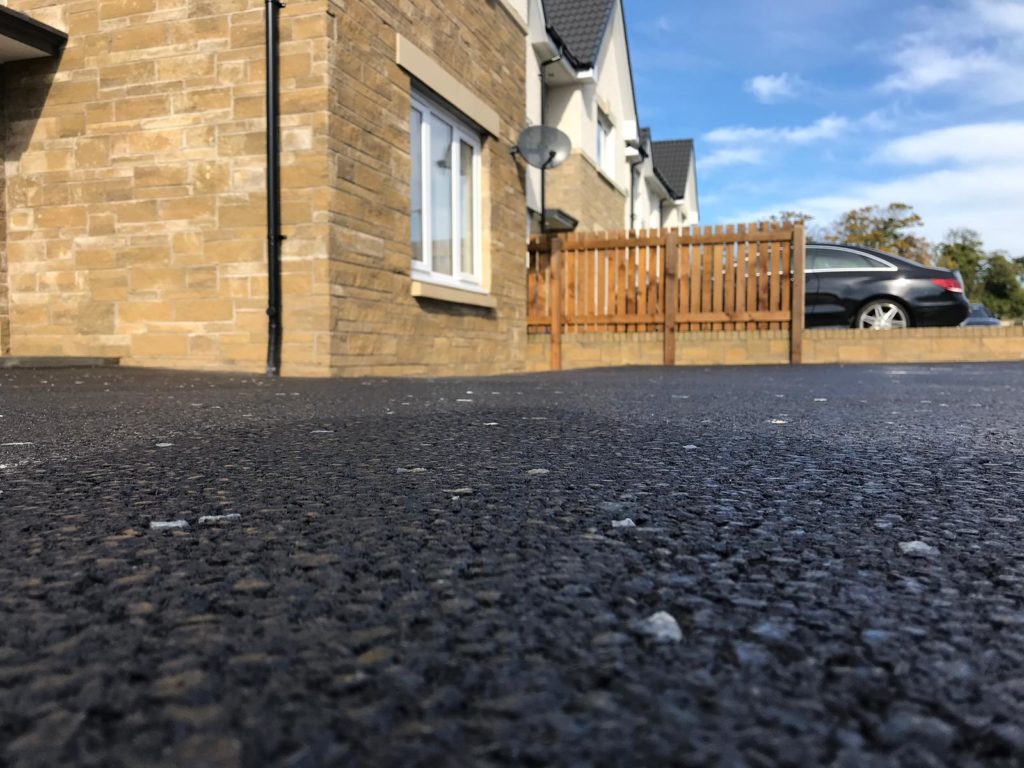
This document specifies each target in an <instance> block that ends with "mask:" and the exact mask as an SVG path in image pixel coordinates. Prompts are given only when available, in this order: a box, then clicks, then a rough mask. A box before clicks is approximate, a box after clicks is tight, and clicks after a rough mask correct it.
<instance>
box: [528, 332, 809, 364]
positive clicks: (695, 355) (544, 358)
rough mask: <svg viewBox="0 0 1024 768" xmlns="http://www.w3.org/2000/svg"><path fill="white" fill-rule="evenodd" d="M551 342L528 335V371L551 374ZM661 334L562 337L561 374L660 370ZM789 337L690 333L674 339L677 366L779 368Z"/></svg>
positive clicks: (785, 356)
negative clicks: (636, 367) (619, 368)
mask: <svg viewBox="0 0 1024 768" xmlns="http://www.w3.org/2000/svg"><path fill="white" fill-rule="evenodd" d="M550 348H551V337H550V336H549V335H547V334H532V335H530V337H529V344H528V348H527V361H528V366H527V367H528V368H529V370H531V371H547V370H550V360H551V353H550ZM663 360H664V334H662V333H661V332H660V331H659V332H648V333H563V334H562V368H563V369H565V370H570V369H573V368H605V367H614V366H621V365H662V363H663ZM788 362H789V332H788V331H693V332H690V333H677V334H676V365H784V364H786V363H788Z"/></svg>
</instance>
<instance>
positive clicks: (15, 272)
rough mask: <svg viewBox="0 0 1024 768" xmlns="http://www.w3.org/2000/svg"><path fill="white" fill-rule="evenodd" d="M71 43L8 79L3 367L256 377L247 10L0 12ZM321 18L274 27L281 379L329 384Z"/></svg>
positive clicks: (217, 6) (261, 349)
mask: <svg viewBox="0 0 1024 768" xmlns="http://www.w3.org/2000/svg"><path fill="white" fill-rule="evenodd" d="M7 4H8V5H9V6H10V7H11V8H13V9H14V10H18V11H23V12H26V13H29V14H31V15H33V16H35V17H37V18H40V19H41V20H43V21H46V22H47V23H50V24H52V25H54V26H57V27H59V28H63V29H65V30H66V31H67V32H68V34H69V40H68V46H67V49H66V50H65V52H64V54H63V56H62V57H61V59H60V61H59V62H56V61H54V60H51V59H41V60H35V61H30V62H17V63H12V64H8V65H7V77H6V82H5V84H4V85H3V91H2V93H0V101H3V102H4V103H6V104H7V105H8V115H7V118H8V119H7V123H6V137H5V138H6V146H7V169H8V184H7V195H6V199H7V211H6V220H7V230H8V232H7V240H8V243H7V252H8V253H7V255H8V269H9V285H10V306H11V311H10V318H11V347H10V351H11V352H12V353H13V354H24V355H34V354H54V355H116V356H120V357H122V359H123V361H124V362H126V363H128V364H138V365H160V366H177V367H190V368H229V369H236V370H239V369H240V370H261V369H262V367H263V365H264V360H265V355H266V315H265V309H266V265H265V259H266V257H265V252H266V249H265V242H266V241H265V237H266V234H265V196H264V189H265V187H264V179H265V161H264V157H265V155H264V76H265V67H264V47H263V30H264V25H263V8H264V4H263V2H262V0H74V2H53V1H52V0H8V2H7ZM328 24H329V17H328V16H327V14H326V13H325V7H324V3H323V1H322V0H320V1H318V2H304V1H303V0H298V1H297V2H289V4H288V7H287V9H286V10H285V11H284V12H283V13H282V20H281V38H282V44H281V87H282V91H283V93H284V94H285V95H284V99H283V105H282V106H283V112H284V115H283V117H282V125H281V128H282V142H283V145H284V156H283V158H282V164H283V175H282V197H283V205H284V212H283V214H284V220H283V224H284V232H285V234H286V235H287V237H288V239H287V240H286V242H285V244H284V268H283V270H284V274H283V287H284V293H285V300H284V304H285V309H284V312H285V313H284V327H285V340H284V367H285V368H286V369H287V370H288V372H290V373H310V374H318V373H326V372H327V371H328V369H329V360H330V356H329V350H330V330H329V328H328V306H329V294H330V285H329V283H328V280H327V274H328V270H327V268H326V257H325V254H326V252H327V248H328V226H327V217H326V213H325V209H326V203H327V201H326V196H325V189H326V178H327V159H326V154H325V149H326V140H325V138H324V134H325V126H326V107H327V98H326V85H325V78H326V76H327V47H328V39H327V29H328Z"/></svg>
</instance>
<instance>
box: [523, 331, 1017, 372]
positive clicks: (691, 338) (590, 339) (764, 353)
mask: <svg viewBox="0 0 1024 768" xmlns="http://www.w3.org/2000/svg"><path fill="white" fill-rule="evenodd" d="M663 338H664V337H663V334H661V333H566V334H563V335H562V368H563V369H565V370H570V369H573V368H605V367H615V366H623V365H661V364H662V359H663V357H662V354H663V352H662V348H663V343H664V342H663ZM550 360H551V337H550V336H548V335H547V334H537V335H531V336H530V337H529V338H528V341H527V369H528V370H530V371H547V370H550ZM1011 360H1024V327H1022V326H1007V327H1002V328H984V327H979V328H908V329H906V330H899V331H884V332H880V331H870V330H848V329H842V328H837V329H824V330H813V331H805V332H804V343H803V361H804V363H805V364H826V363H956V362H965V363H966V362H1001V361H1011ZM788 362H789V332H788V331H699V332H691V333H679V334H676V364H677V365H785V364H786V363H788Z"/></svg>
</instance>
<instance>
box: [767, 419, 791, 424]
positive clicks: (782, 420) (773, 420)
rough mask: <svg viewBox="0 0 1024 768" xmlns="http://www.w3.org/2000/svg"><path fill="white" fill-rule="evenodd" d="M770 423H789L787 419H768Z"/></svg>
mask: <svg viewBox="0 0 1024 768" xmlns="http://www.w3.org/2000/svg"><path fill="white" fill-rule="evenodd" d="M768 423H769V424H789V422H788V421H786V420H785V419H768Z"/></svg>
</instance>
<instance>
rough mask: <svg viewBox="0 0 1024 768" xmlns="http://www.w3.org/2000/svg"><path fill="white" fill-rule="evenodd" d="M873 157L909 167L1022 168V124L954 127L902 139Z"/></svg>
mask: <svg viewBox="0 0 1024 768" xmlns="http://www.w3.org/2000/svg"><path fill="white" fill-rule="evenodd" d="M875 157H876V159H878V160H882V161H885V162H890V163H903V164H908V165H930V164H933V163H943V162H945V163H955V164H959V165H979V164H995V165H1003V164H1005V163H1021V164H1024V122H1003V123H976V124H972V125H956V126H951V127H949V128H940V129H938V130H934V131H927V132H926V133H919V134H915V135H912V136H904V137H903V138H901V139H897V140H895V141H892V142H889V143H888V144H886V145H885V146H883V147H882V148H881V149H880V150H879V151H878V152H877V153H876V156H875Z"/></svg>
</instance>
